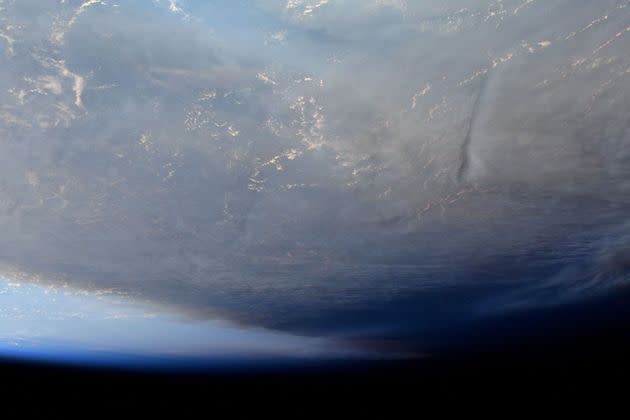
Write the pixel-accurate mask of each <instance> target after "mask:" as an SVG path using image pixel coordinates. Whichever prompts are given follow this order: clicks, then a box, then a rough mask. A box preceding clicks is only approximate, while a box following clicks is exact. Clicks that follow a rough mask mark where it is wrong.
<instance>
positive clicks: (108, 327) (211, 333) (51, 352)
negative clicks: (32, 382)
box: [0, 278, 356, 365]
mask: <svg viewBox="0 0 630 420" xmlns="http://www.w3.org/2000/svg"><path fill="white" fill-rule="evenodd" d="M333 347H334V346H333ZM0 355H1V356H4V357H20V358H28V359H42V360H56V361H62V362H73V363H77V362H79V363H96V364H115V365H121V364H123V365H128V364H132V365H133V364H164V363H167V364H168V362H169V361H171V362H172V361H174V360H178V361H179V362H185V361H186V360H187V359H188V360H196V361H198V362H199V361H202V362H203V361H211V360H215V361H221V360H232V361H239V360H240V361H247V360H249V359H274V358H280V357H281V358H291V359H305V360H307V359H310V358H314V357H317V358H321V357H349V356H351V355H355V356H356V354H355V353H353V352H352V351H350V350H347V349H346V350H344V349H342V348H341V347H339V349H338V351H334V350H333V351H332V353H331V344H330V343H327V342H326V341H325V340H321V339H313V338H306V337H298V336H292V335H289V334H281V333H276V332H271V331H266V330H264V329H260V328H240V327H238V326H235V325H229V324H228V323H225V322H221V321H207V320H205V321H195V320H190V319H185V318H183V317H182V316H178V315H174V314H169V313H168V311H164V309H161V308H158V307H155V306H153V307H152V306H150V305H148V304H139V303H135V302H133V301H132V300H131V299H130V298H128V297H125V296H122V295H118V294H115V293H113V292H110V291H96V292H85V291H77V290H73V289H71V288H69V287H54V286H45V285H39V284H28V283H20V282H17V281H13V280H10V279H6V278H0Z"/></svg>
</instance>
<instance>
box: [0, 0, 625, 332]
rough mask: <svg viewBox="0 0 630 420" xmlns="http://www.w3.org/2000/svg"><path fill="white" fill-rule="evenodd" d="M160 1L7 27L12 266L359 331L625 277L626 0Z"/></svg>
mask: <svg viewBox="0 0 630 420" xmlns="http://www.w3.org/2000/svg"><path fill="white" fill-rule="evenodd" d="M97 3H98V7H97ZM162 3H163V4H160V6H162V7H161V8H160V7H155V4H152V3H148V4H146V5H142V6H140V5H137V4H132V3H126V2H122V3H120V4H118V5H114V4H109V3H104V2H87V3H81V2H65V3H62V4H59V5H55V6H54V7H53V6H51V5H41V4H40V2H32V1H28V2H6V4H5V6H4V7H5V8H4V9H2V10H1V11H0V14H1V16H2V19H1V20H0V22H1V25H0V34H4V36H3V39H11V40H13V41H11V43H10V47H11V49H10V52H11V54H5V56H3V57H2V58H1V60H2V63H3V65H2V67H1V68H0V99H1V101H0V103H1V104H2V105H0V118H1V120H0V135H1V136H2V138H3V139H4V140H3V141H2V142H0V156H2V157H1V158H0V179H2V181H1V182H0V228H1V229H2V231H3V237H2V239H0V245H2V246H1V247H0V248H1V249H2V253H1V255H0V263H1V265H2V267H4V270H5V271H7V272H8V271H11V272H13V273H16V272H17V273H22V274H21V275H22V276H24V277H26V278H28V277H29V276H36V275H37V276H40V278H44V279H46V281H49V282H67V283H69V284H71V285H72V286H73V287H76V288H80V289H91V288H107V289H116V290H121V291H124V292H126V293H129V294H131V295H132V296H135V297H136V298H138V299H142V300H149V301H152V302H157V303H160V304H162V305H164V306H165V307H169V308H173V309H174V310H177V311H180V312H184V313H186V314H189V315H191V316H194V317H215V316H221V317H228V318H230V319H234V320H238V321H241V322H243V323H250V324H257V325H264V326H267V327H273V328H278V329H283V330H291V331H297V332H300V333H304V334H339V335H352V336H354V335H357V334H359V335H361V334H364V335H370V334H375V333H373V332H370V331H383V330H387V331H394V330H396V331H398V330H400V329H404V330H408V331H412V332H413V331H415V332H416V333H418V334H420V333H421V332H422V333H426V334H429V332H430V331H432V330H435V329H437V328H442V327H443V326H448V325H450V324H453V323H457V322H459V321H461V320H463V319H468V318H469V317H474V316H477V315H476V314H479V313H480V312H479V311H478V305H481V304H482V303H483V302H485V301H486V299H487V298H488V297H492V298H494V297H495V296H498V298H497V299H499V300H501V302H502V304H501V305H498V304H497V307H498V306H502V305H507V306H509V305H510V302H511V299H516V298H513V296H516V295H518V300H519V301H520V300H522V299H524V298H523V296H525V299H526V300H528V301H530V302H534V303H535V302H537V301H536V299H535V296H537V295H536V293H529V292H528V290H534V289H536V290H538V289H537V288H538V287H543V288H544V287H545V285H546V284H548V283H547V282H552V283H553V284H556V283H554V282H556V280H553V279H558V278H560V277H562V276H561V274H559V273H567V272H573V271H572V270H574V269H575V268H574V267H582V266H581V265H579V264H577V263H576V261H577V260H579V259H582V258H583V257H584V256H591V255H598V256H597V257H593V258H587V261H589V264H591V265H589V267H588V269H586V270H585V271H584V272H585V273H589V275H588V276H587V277H588V278H582V277H581V278H579V282H580V283H584V284H588V283H589V281H590V280H589V279H592V278H594V277H597V273H598V272H600V271H599V270H604V272H606V273H610V272H613V273H615V274H614V275H611V276H608V275H606V276H603V277H601V276H600V277H598V278H601V279H604V280H603V281H602V282H599V283H613V281H612V278H613V277H617V274H616V273H619V272H620V271H619V270H620V269H618V268H615V269H613V270H612V271H610V270H608V269H607V268H606V267H607V264H608V263H607V262H606V261H608V260H607V259H606V258H605V257H601V256H599V254H597V253H598V252H603V253H605V254H606V255H608V254H610V255H612V256H614V255H617V254H618V253H619V252H621V251H619V249H623V241H621V242H619V243H617V244H616V245H614V246H612V248H611V247H609V246H608V245H605V244H606V238H609V237H610V235H612V234H613V233H615V232H617V233H619V232H622V233H625V232H626V231H627V227H626V225H625V224H623V223H621V221H622V219H623V217H622V215H623V214H624V209H625V206H627V204H628V203H627V200H626V199H625V197H626V196H627V192H628V191H627V188H628V186H627V182H626V180H625V178H626V170H625V167H626V166H627V165H625V164H624V163H625V159H626V156H625V155H626V154H625V150H626V149H627V147H625V146H626V143H627V141H628V140H629V137H628V129H627V121H626V117H625V116H626V115H628V112H627V111H628V110H627V109H626V108H627V104H626V102H627V101H626V97H627V94H628V92H627V88H626V86H627V83H624V81H625V79H626V78H627V77H628V68H630V63H629V62H628V59H627V57H628V54H627V48H628V47H627V45H628V44H627V43H624V42H623V40H624V39H625V38H626V37H627V36H630V34H628V33H627V31H626V27H627V18H628V7H625V6H623V5H624V3H621V2H616V1H603V2H597V4H594V3H588V4H586V3H585V4H584V5H582V6H581V7H580V8H575V7H569V6H571V5H572V3H571V2H568V1H562V0H558V1H554V2H545V3H544V4H543V3H542V2H536V1H529V2H522V1H503V2H491V1H481V0H478V1H473V2H463V1H457V0H451V1H448V2H444V1H429V2H398V1H396V2H392V1H387V2H382V1H381V2H376V1H375V2H338V1H335V0H330V1H328V2H322V1H298V2H289V3H287V2H284V1H282V2H280V1H278V2H265V4H262V3H261V4H256V5H255V7H248V8H245V6H244V5H243V4H241V3H239V4H237V5H236V6H233V7H229V8H228V7H222V6H220V5H206V6H205V7H206V8H202V7H201V6H199V5H197V4H195V3H194V2H186V3H184V2H168V4H167V2H162ZM180 3H181V4H180ZM86 4H87V5H90V6H92V7H89V8H88V7H87V6H86ZM622 6H623V7H622ZM180 8H182V9H181V10H185V11H186V13H188V14H190V16H194V19H185V20H182V19H181V16H179V14H178V13H172V12H173V11H179V10H180ZM208 8H209V9H208ZM212 8H214V9H212ZM169 9H170V10H169ZM215 9H216V10H215ZM245 9H247V10H245ZM87 10H89V12H88V11H87ZM208 10H213V11H217V12H221V13H223V15H222V16H224V17H225V19H234V21H236V22H238V19H239V18H242V16H241V14H242V13H248V14H249V15H248V16H250V17H252V16H253V17H255V19H257V21H258V22H260V27H259V28H252V27H251V25H250V26H243V27H242V28H241V27H240V26H235V27H232V28H229V29H222V30H215V29H212V30H210V29H209V27H215V26H217V24H220V23H221V22H218V21H213V20H212V19H213V16H215V15H214V14H213V13H209V12H208ZM202 12H203V13H202ZM226 16H227V17H226ZM601 16H608V17H607V18H606V19H601ZM69 19H70V20H69ZM69 22H71V24H69ZM60 30H63V37H62V39H63V42H62V43H61V42H58V41H59V39H60V38H59V37H56V36H55V34H58V33H60V32H59V31H60ZM256 31H258V32H259V33H258V32H256ZM269 34H272V35H271V38H272V39H274V40H276V41H277V42H269V39H270V35H269ZM277 34H281V35H277ZM102 87H107V88H106V89H104V88H102ZM467 139H468V140H467ZM466 159H467V160H468V163H466V164H465V165H462V162H463V161H464V160H466ZM462 167H464V170H462V169H461V168H462ZM460 172H461V173H460ZM576 231H580V233H582V231H583V233H584V235H583V236H580V235H576ZM593 247H595V248H593ZM598 247H599V248H598ZM598 250H599V251H598ZM591 253H595V254H591ZM613 259H614V258H613ZM576 264H577V265H576ZM615 267H621V266H619V265H616V266H615ZM567 270H568V271H567ZM621 271H623V270H621ZM543 274H544V275H543ZM558 276H560V277H558ZM562 278H563V280H562V281H560V282H559V283H558V284H559V287H560V289H562V287H564V285H567V290H568V289H569V286H568V283H567V281H568V280H565V279H564V277H562ZM609 278H610V279H611V280H610V281H609V280H608V279H609ZM620 278H624V277H623V276H620ZM525 286H526V287H525ZM598 287H599V286H598ZM530 288H533V289H530ZM574 289H575V290H580V293H577V295H582V294H586V295H588V294H590V293H591V290H592V289H591V288H589V287H586V288H580V287H577V288H574ZM574 289H573V288H572V289H571V290H574ZM515 293H516V295H515ZM465 296H469V297H470V299H468V298H466V297H465ZM440 299H441V300H440ZM438 301H439V302H445V303H444V304H441V303H440V304H438V303H436V302H438ZM561 301H563V300H562V299H559V298H555V297H554V298H552V299H547V300H546V299H542V300H538V303H539V304H541V305H542V304H549V303H554V302H561ZM534 306H535V305H534ZM340 323H341V326H339V325H340Z"/></svg>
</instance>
